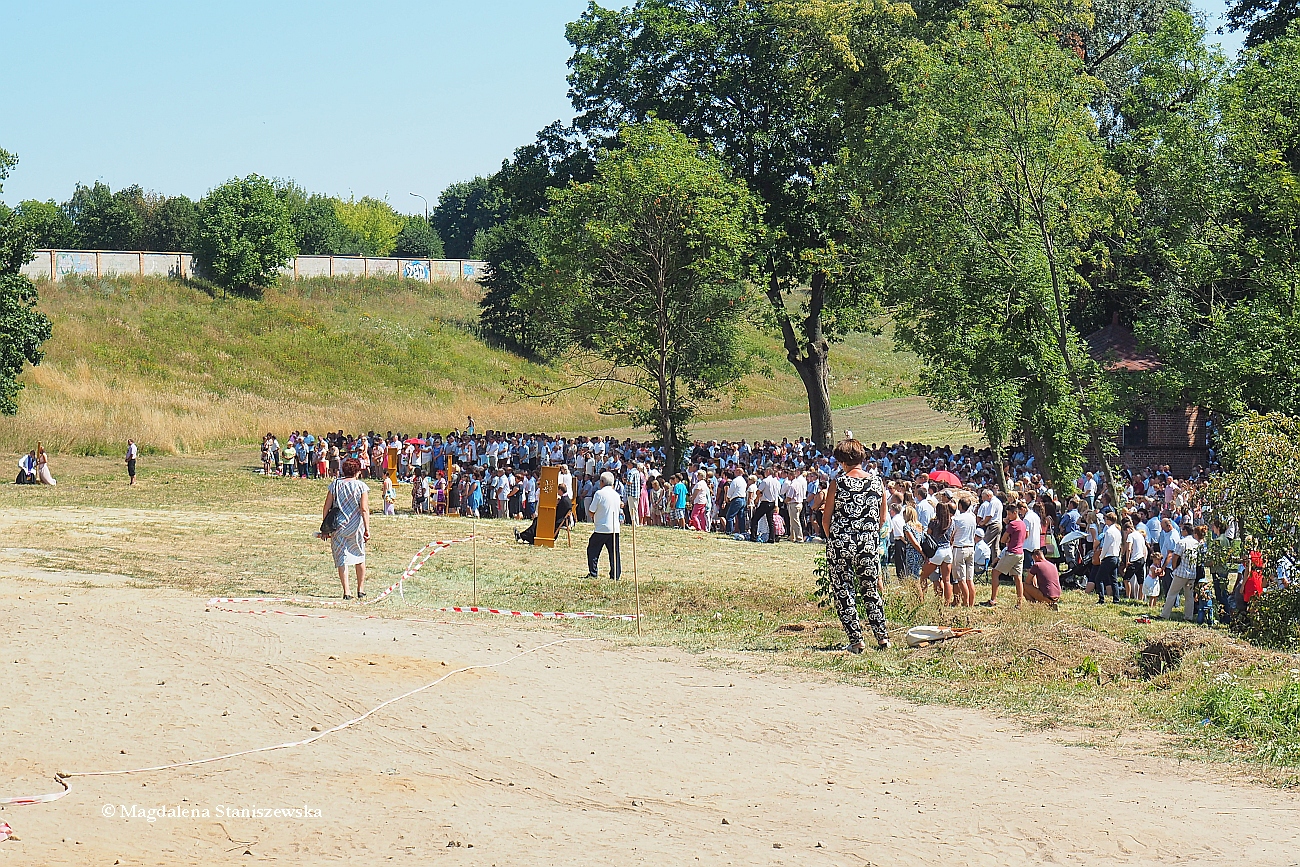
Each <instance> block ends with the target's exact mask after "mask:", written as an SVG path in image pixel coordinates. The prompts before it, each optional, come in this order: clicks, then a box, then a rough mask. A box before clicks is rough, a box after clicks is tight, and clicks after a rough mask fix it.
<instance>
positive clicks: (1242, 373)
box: [1127, 27, 1300, 417]
mask: <svg viewBox="0 0 1300 867" xmlns="http://www.w3.org/2000/svg"><path fill="white" fill-rule="evenodd" d="M1198 35H1199V30H1197V29H1195V28H1193V29H1191V30H1190V31H1188V29H1187V28H1186V27H1183V28H1182V32H1181V33H1179V32H1172V33H1170V34H1168V40H1167V41H1166V42H1153V43H1152V45H1151V46H1150V49H1151V52H1152V57H1151V60H1150V63H1148V64H1147V66H1146V75H1144V77H1143V79H1142V86H1143V88H1144V89H1143V90H1140V91H1136V93H1138V94H1139V95H1143V96H1144V99H1143V100H1142V102H1141V103H1139V105H1138V106H1136V107H1135V109H1134V111H1133V114H1134V116H1135V119H1137V120H1138V122H1139V123H1138V134H1137V135H1135V136H1133V137H1132V141H1131V151H1130V152H1129V153H1128V154H1127V156H1128V157H1129V159H1130V161H1131V162H1132V163H1134V164H1136V165H1137V166H1138V169H1139V170H1138V171H1136V172H1134V176H1137V177H1140V178H1142V184H1143V185H1142V187H1140V188H1139V191H1140V192H1141V193H1142V196H1143V203H1144V204H1143V209H1144V212H1142V213H1143V216H1144V217H1145V219H1143V220H1142V222H1141V223H1140V226H1141V227H1143V233H1142V235H1141V237H1142V238H1143V239H1144V242H1145V245H1144V247H1143V249H1142V250H1140V251H1139V252H1140V253H1141V254H1142V255H1141V256H1140V257H1138V259H1137V262H1136V264H1134V265H1133V266H1132V267H1133V270H1134V271H1135V272H1136V274H1135V276H1134V277H1133V278H1132V279H1131V280H1130V281H1129V282H1130V283H1131V284H1133V285H1137V286H1141V287H1143V288H1146V289H1147V290H1148V291H1147V292H1146V293H1145V294H1146V295H1148V296H1149V297H1150V302H1149V303H1148V304H1146V305H1144V307H1143V308H1142V310H1141V313H1140V315H1141V320H1140V327H1139V333H1140V334H1141V335H1142V337H1143V339H1144V340H1146V341H1147V342H1148V343H1150V344H1152V345H1153V346H1154V347H1156V348H1157V349H1158V351H1159V353H1160V355H1161V356H1162V357H1163V358H1164V359H1165V360H1166V362H1167V364H1166V365H1165V367H1164V369H1163V370H1162V371H1161V373H1160V375H1159V377H1158V378H1159V379H1160V380H1161V382H1162V384H1163V385H1164V386H1166V390H1167V391H1168V392H1169V393H1172V394H1176V395H1179V396H1181V397H1184V398H1185V399H1187V400H1190V401H1192V402H1195V403H1197V404H1200V405H1202V406H1206V407H1209V408H1210V409H1213V410H1216V411H1218V412H1220V413H1222V414H1224V415H1226V416H1228V417H1235V416H1238V415H1241V414H1243V413H1245V412H1248V411H1255V412H1261V413H1270V412H1282V413H1286V414H1288V415H1296V414H1300V371H1298V370H1297V367H1296V365H1295V358H1296V357H1297V355H1298V354H1300V311H1298V310H1297V308H1296V295H1297V291H1298V290H1300V194H1298V193H1297V190H1300V37H1297V36H1291V37H1286V38H1281V39H1277V40H1275V41H1273V42H1269V43H1266V44H1264V45H1262V46H1260V47H1259V48H1255V49H1251V50H1250V51H1248V52H1247V53H1246V55H1245V57H1244V58H1243V62H1242V64H1241V65H1240V67H1239V68H1238V69H1236V70H1235V71H1234V72H1232V74H1228V73H1227V71H1226V70H1225V68H1224V64H1223V62H1222V60H1221V59H1218V58H1214V57H1210V58H1208V59H1207V58H1206V56H1205V53H1204V50H1203V49H1202V48H1200V47H1199V46H1198V45H1197V44H1196V43H1197V42H1198V41H1199V40H1197V39H1196V38H1195V37H1196V36H1198ZM1144 107H1145V110H1144Z"/></svg>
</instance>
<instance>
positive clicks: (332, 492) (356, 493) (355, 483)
mask: <svg viewBox="0 0 1300 867" xmlns="http://www.w3.org/2000/svg"><path fill="white" fill-rule="evenodd" d="M336 505H337V506H338V507H339V511H340V512H342V518H341V520H340V521H339V528H338V529H337V530H336V531H334V533H333V534H332V535H331V536H330V548H331V549H332V550H333V552H334V566H335V567H336V568H337V569H338V570H339V583H340V584H342V585H343V598H344V599H351V598H352V597H351V596H350V595H348V567H349V566H354V567H356V572H357V598H358V599H361V598H363V597H364V596H365V595H366V594H365V592H364V591H362V589H361V585H362V583H363V582H364V581H365V580H366V542H368V541H369V540H370V488H369V487H368V486H367V485H366V483H365V482H363V481H361V462H360V461H359V460H357V459H356V458H348V459H347V460H346V461H344V462H343V476H342V478H338V479H335V480H334V481H333V482H331V483H330V489H329V493H328V494H326V495H325V507H324V508H323V509H322V510H321V517H322V518H323V517H325V516H326V515H328V514H329V511H330V509H331V508H333V507H334V506H336Z"/></svg>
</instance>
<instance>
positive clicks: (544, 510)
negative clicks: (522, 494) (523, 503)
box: [533, 467, 560, 548]
mask: <svg viewBox="0 0 1300 867" xmlns="http://www.w3.org/2000/svg"><path fill="white" fill-rule="evenodd" d="M559 499H560V468H559V467H542V472H541V475H540V476H538V479H537V534H536V535H535V536H533V544H534V545H545V546H546V547H547V548H554V547H555V507H556V503H557V502H558V501H559Z"/></svg>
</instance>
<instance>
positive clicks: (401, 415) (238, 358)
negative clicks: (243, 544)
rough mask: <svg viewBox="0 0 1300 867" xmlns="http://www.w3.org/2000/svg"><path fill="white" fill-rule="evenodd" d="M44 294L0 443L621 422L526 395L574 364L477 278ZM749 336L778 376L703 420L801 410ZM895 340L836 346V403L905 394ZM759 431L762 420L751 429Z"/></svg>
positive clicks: (165, 443) (111, 448)
mask: <svg viewBox="0 0 1300 867" xmlns="http://www.w3.org/2000/svg"><path fill="white" fill-rule="evenodd" d="M39 288H40V299H41V300H40V307H41V309H42V310H44V311H45V312H46V314H47V315H49V316H50V317H51V319H52V320H53V323H54V336H53V338H52V339H51V340H50V341H49V342H48V343H47V344H46V346H45V351H46V358H45V360H44V362H43V363H42V364H41V365H40V366H39V367H37V368H34V369H29V370H28V371H26V372H25V373H24V374H23V376H22V381H23V383H24V384H25V386H26V388H25V389H24V391H23V392H22V393H21V395H20V397H19V413H18V415H17V416H16V417H12V418H0V450H7V451H11V452H16V451H26V450H27V449H29V448H32V447H33V446H34V445H35V443H36V442H38V441H40V442H43V443H44V444H45V445H46V446H47V448H49V449H51V450H52V451H55V452H75V453H81V454H88V455H94V454H115V453H117V452H118V451H119V450H121V449H122V448H123V444H124V443H125V441H126V439H127V438H128V437H131V438H134V439H135V440H136V441H137V442H139V443H140V444H141V447H142V448H143V449H144V450H145V451H146V453H148V452H156V453H191V452H198V451H204V450H208V449H212V448H217V447H221V446H224V445H230V444H236V443H248V442H252V441H255V440H257V439H258V438H260V436H261V435H262V434H264V433H266V432H267V431H274V432H276V433H277V434H280V435H283V434H285V433H287V432H288V431H291V430H294V429H299V428H302V427H307V428H308V429H335V430H337V429H339V428H343V429H345V430H349V431H355V430H358V429H362V430H364V429H371V428H374V429H381V430H403V431H415V430H439V429H441V430H449V429H451V428H453V427H459V426H462V425H463V424H464V422H465V417H466V416H467V415H473V416H474V417H475V419H476V421H477V423H478V426H479V427H480V428H495V429H507V430H551V431H567V432H591V431H596V430H610V429H611V427H612V426H614V425H617V424H618V422H617V421H615V420H614V419H612V418H611V417H608V416H602V415H600V414H599V412H598V411H597V407H598V405H599V403H600V402H601V400H602V398H604V397H608V396H609V395H604V394H602V395H597V394H591V393H584V392H581V391H580V392H573V393H568V394H566V395H565V396H563V397H561V399H559V400H558V401H556V402H555V403H553V404H546V405H542V404H539V403H537V402H520V401H518V400H516V399H514V398H513V396H512V395H511V392H510V389H509V388H508V387H507V386H506V383H507V382H510V381H515V380H518V379H520V378H521V377H523V378H527V379H529V380H532V381H536V382H540V383H543V384H559V383H560V382H562V381H563V374H562V373H561V372H560V371H557V370H555V369H552V368H548V367H545V366H541V365H537V364H534V363H531V362H529V361H527V360H526V359H523V358H520V357H519V356H516V355H514V354H512V353H509V352H505V351H501V350H498V349H496V348H493V347H491V346H489V345H486V344H485V343H484V342H483V341H482V340H481V339H480V338H479V337H478V336H477V323H478V302H479V298H480V290H479V288H478V287H477V286H476V285H475V284H472V283H463V282H454V283H438V284H432V285H426V284H418V283H413V282H411V281H402V280H398V279H396V278H371V279H353V280H344V279H337V280H326V279H314V280H301V281H282V282H281V283H280V284H279V285H278V286H275V287H273V288H271V289H269V290H268V291H267V292H266V295H265V297H264V299H263V300H262V301H260V302H253V301H247V300H241V299H237V298H224V297H213V296H212V295H211V294H209V293H208V292H207V291H206V290H205V289H204V287H202V286H201V285H196V284H191V283H187V282H179V281H175V280H169V279H166V278H139V277H134V278H127V277H110V278H102V279H94V278H74V279H69V280H66V281H63V282H60V283H50V282H42V283H41V284H40V287H39ZM751 338H752V339H753V341H754V342H755V344H756V346H757V348H758V349H759V350H760V351H761V352H762V353H763V354H764V356H766V358H767V360H768V362H769V364H770V366H771V374H772V375H771V376H764V375H761V374H755V375H753V376H751V377H749V379H748V380H747V385H748V392H747V395H746V397H745V399H744V400H743V402H742V403H741V405H739V406H732V405H731V404H730V403H729V402H726V401H720V402H719V403H717V404H715V405H713V406H710V407H706V412H707V414H706V415H705V418H704V419H702V422H703V421H707V419H708V418H710V417H712V418H716V419H736V418H739V417H767V416H774V415H780V414H783V413H784V414H790V413H796V414H798V415H799V416H802V415H803V414H804V413H805V412H806V397H805V395H804V392H803V388H802V386H801V384H800V382H799V379H798V377H797V376H796V375H795V374H794V372H793V370H792V369H791V368H790V367H789V365H788V364H787V363H786V362H785V361H784V358H783V357H782V353H781V350H780V347H779V342H778V341H777V340H776V339H775V338H774V337H773V336H772V335H769V334H765V333H762V332H759V331H755V332H754V333H753V334H751ZM889 342H890V341H889V339H888V337H887V336H886V335H858V336H855V337H854V338H853V339H851V340H848V341H846V342H844V343H842V344H837V346H836V351H835V353H833V357H832V365H831V366H832V370H831V374H832V380H833V382H834V383H835V399H836V402H837V405H844V404H845V403H847V402H856V403H864V402H867V401H871V400H879V399H880V398H882V397H889V396H891V395H894V394H897V393H898V392H899V391H900V390H902V389H905V387H906V385H905V383H906V380H907V377H908V376H909V371H910V370H911V369H912V367H913V362H912V360H911V359H910V358H909V357H906V356H902V355H896V354H894V353H892V351H891V350H890V348H889ZM731 427H732V425H730V424H727V425H725V428H726V429H728V430H729V429H730V428H731ZM768 427H771V426H770V425H769V426H768ZM794 427H796V428H800V429H802V426H801V425H799V424H797V423H794ZM936 430H937V429H936ZM620 432H622V433H625V434H630V433H631V431H630V430H629V429H628V428H626V427H623V428H621V430H620ZM723 433H726V431H725V430H724V431H723ZM759 433H760V432H759V431H758V430H757V429H756V428H754V426H753V425H750V426H748V427H746V428H745V433H744V434H743V435H745V436H747V437H748V438H755V437H756V436H758V435H759ZM708 435H709V436H718V435H722V434H719V433H717V432H715V431H712V430H711V431H709V434H708ZM733 435H735V434H733ZM766 435H769V436H770V435H775V436H781V435H783V434H782V433H781V432H778V431H777V430H776V429H775V428H773V429H772V430H768V431H766Z"/></svg>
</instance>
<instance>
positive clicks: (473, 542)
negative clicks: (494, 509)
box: [469, 509, 478, 608]
mask: <svg viewBox="0 0 1300 867" xmlns="http://www.w3.org/2000/svg"><path fill="white" fill-rule="evenodd" d="M469 550H470V555H469V558H470V559H469V562H470V567H469V574H470V579H471V580H472V581H473V582H474V607H475V608H478V510H477V509H476V510H475V511H474V529H473V531H472V532H471V533H470V537H469Z"/></svg>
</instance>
